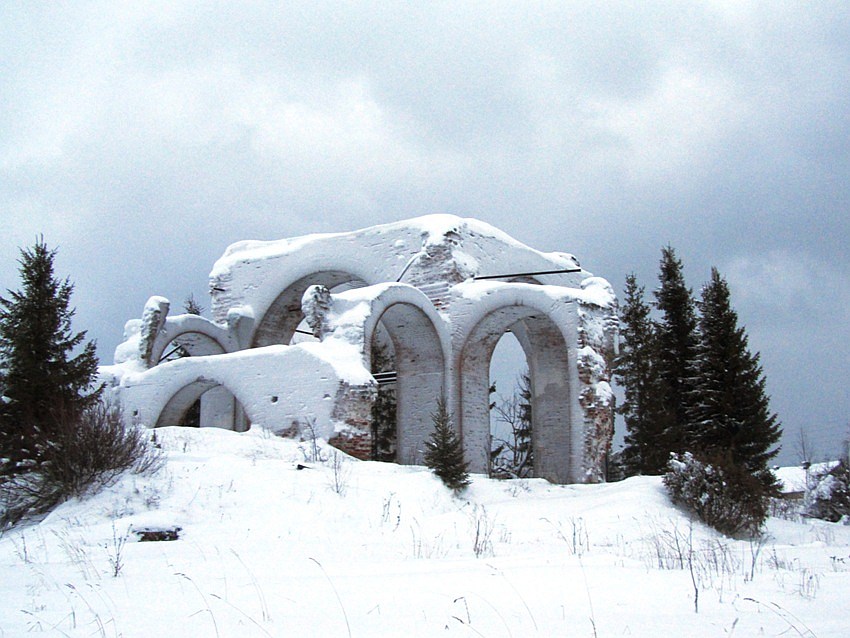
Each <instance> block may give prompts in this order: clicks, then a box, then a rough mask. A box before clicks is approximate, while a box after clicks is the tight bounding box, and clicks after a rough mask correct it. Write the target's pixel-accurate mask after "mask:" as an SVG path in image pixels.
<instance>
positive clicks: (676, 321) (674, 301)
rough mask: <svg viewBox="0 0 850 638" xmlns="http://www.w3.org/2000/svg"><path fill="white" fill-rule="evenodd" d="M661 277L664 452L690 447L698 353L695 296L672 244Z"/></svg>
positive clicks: (658, 325)
mask: <svg viewBox="0 0 850 638" xmlns="http://www.w3.org/2000/svg"><path fill="white" fill-rule="evenodd" d="M658 279H659V283H660V286H659V287H658V289H656V291H655V305H656V307H657V308H658V310H659V311H660V312H661V319H660V320H659V321H657V322H656V324H655V334H656V353H657V357H656V358H657V362H658V377H659V383H660V391H661V392H662V396H663V402H664V408H663V409H664V411H665V416H664V422H665V425H664V428H665V434H664V438H665V443H666V444H665V446H664V447H665V448H666V450H665V452H681V451H683V450H685V449H687V447H688V442H687V440H686V424H687V422H688V413H689V410H690V401H691V398H692V396H693V394H692V393H691V392H690V387H689V383H690V379H691V376H692V370H691V367H692V365H693V361H694V357H695V356H696V345H697V335H696V328H697V319H696V313H695V312H694V300H693V296H692V294H691V291H690V289H689V288H688V287H687V286H686V285H685V279H684V276H683V274H682V262H681V261H680V260H679V259H678V258H677V257H676V251H675V250H674V249H673V248H672V247H671V246H667V247H665V248H663V249H662V250H661V263H660V269H659V274H658Z"/></svg>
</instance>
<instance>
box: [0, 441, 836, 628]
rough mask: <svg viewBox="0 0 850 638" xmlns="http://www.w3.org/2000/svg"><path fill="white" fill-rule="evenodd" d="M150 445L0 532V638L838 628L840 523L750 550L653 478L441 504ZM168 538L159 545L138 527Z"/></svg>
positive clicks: (190, 447) (391, 477) (344, 472)
mask: <svg viewBox="0 0 850 638" xmlns="http://www.w3.org/2000/svg"><path fill="white" fill-rule="evenodd" d="M156 437H157V440H158V442H159V444H160V445H162V447H163V450H164V453H165V455H166V459H167V462H166V464H165V466H164V467H163V468H162V469H161V470H160V471H159V472H158V473H157V474H155V475H153V476H146V477H145V476H134V475H125V476H124V477H122V479H121V480H120V481H119V482H117V483H116V484H115V485H113V486H111V487H110V488H108V489H106V490H105V491H103V492H101V493H99V494H97V495H94V496H91V497H89V498H87V499H85V500H83V501H81V502H69V503H66V504H64V505H63V506H61V507H60V508H58V509H57V510H56V511H55V512H53V513H52V514H51V515H50V516H49V517H48V518H47V519H45V520H44V521H42V522H40V523H38V524H31V525H29V526H26V527H23V528H20V529H17V530H14V531H11V532H7V533H6V534H5V535H4V536H3V537H2V538H0V565H2V567H0V569H2V579H0V635H2V636H19V635H23V634H25V633H27V632H36V633H38V632H43V633H46V634H47V635H56V636H144V637H148V636H181V637H183V636H205V637H206V636H293V635H295V636H349V635H351V636H435V635H441V636H442V635H454V636H482V635H483V636H515V637H519V636H624V635H625V636H727V635H731V634H734V635H735V636H756V635H768V636H777V635H794V636H801V635H805V636H810V635H813V636H818V637H820V638H824V637H827V636H846V635H847V634H848V627H850V618H848V616H847V614H846V611H844V610H845V608H846V600H847V595H848V593H850V528H848V527H843V526H840V525H833V524H827V523H822V522H807V523H805V524H802V523H795V522H790V521H785V520H780V519H771V520H770V522H769V525H768V535H767V537H766V540H765V541H764V543H762V544H758V543H750V542H747V541H732V540H729V539H726V538H723V537H720V536H718V535H716V534H714V533H713V532H712V531H710V530H707V529H706V528H704V527H703V526H701V525H699V524H693V525H692V526H691V523H690V521H689V519H688V517H687V516H686V515H684V514H683V513H681V512H680V511H679V510H677V509H675V508H672V507H670V506H669V504H668V502H667V499H666V497H665V495H664V492H663V487H662V486H661V483H660V480H659V479H656V478H634V479H629V480H627V481H624V482H622V483H616V484H608V485H568V486H554V485H550V484H548V483H546V482H544V481H542V480H526V481H505V482H499V481H494V480H489V479H486V478H483V477H480V476H476V477H474V480H473V484H472V486H471V487H470V488H469V489H468V490H467V491H466V492H465V493H463V494H462V495H461V496H458V497H455V496H453V495H452V494H451V493H450V492H448V491H447V490H446V489H445V488H444V487H443V486H442V485H441V484H440V483H439V481H438V480H437V479H435V478H434V477H433V476H432V475H431V474H430V473H429V472H428V471H427V470H425V469H423V468H419V467H411V466H398V465H393V464H382V463H372V462H360V461H354V460H351V459H349V458H348V457H344V456H342V455H341V454H340V453H337V456H336V457H333V456H331V457H330V458H329V457H328V455H332V454H333V453H334V452H333V450H332V449H328V448H324V447H322V448H320V450H319V452H320V454H321V455H322V457H323V458H324V459H326V460H325V461H317V462H313V461H310V462H306V461H305V458H306V457H309V456H311V455H312V454H313V450H312V446H311V445H310V444H309V443H307V444H298V443H296V442H294V441H292V440H283V439H279V438H275V437H269V436H267V435H266V436H264V435H262V434H255V433H245V434H236V433H233V432H228V431H224V430H217V429H204V430H193V429H188V428H186V429H178V428H164V429H160V430H157V431H156ZM299 464H301V465H303V466H306V467H304V469H298V466H299ZM177 527H179V528H180V532H179V535H180V537H179V539H178V540H176V541H171V542H166V541H161V542H140V541H139V540H138V537H137V535H136V534H135V533H134V530H141V529H175V528H177ZM689 558H690V560H689ZM689 566H693V568H694V579H695V580H692V578H691V571H690V570H689ZM694 582H696V585H697V589H698V591H699V613H695V612H694V593H695V589H694Z"/></svg>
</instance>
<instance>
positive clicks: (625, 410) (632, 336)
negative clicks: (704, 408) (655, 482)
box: [614, 273, 672, 476]
mask: <svg viewBox="0 0 850 638" xmlns="http://www.w3.org/2000/svg"><path fill="white" fill-rule="evenodd" d="M643 295H644V288H643V286H640V285H638V283H637V278H636V277H635V275H634V273H632V274H630V275H628V276H627V277H626V289H625V299H624V300H623V305H622V307H621V309H620V337H621V345H620V354H619V356H618V357H617V360H616V362H615V368H614V370H615V371H614V374H615V376H616V377H617V380H618V381H619V382H620V384H621V385H622V386H623V388H624V394H625V396H624V399H623V402H622V403H621V404H620V405H619V406H618V407H617V412H618V414H621V415H622V416H623V419H624V421H625V423H626V436H625V447H624V449H623V453H622V458H621V462H622V464H623V469H624V472H625V474H626V475H627V476H631V475H634V474H661V473H663V472H664V471H665V468H666V467H667V461H668V460H669V457H670V451H671V449H670V445H669V443H668V441H667V433H668V431H669V430H670V429H671V427H672V420H671V419H670V413H669V412H666V411H665V410H664V409H663V404H662V400H663V397H664V392H663V386H662V385H661V383H660V379H659V377H658V363H657V359H658V350H657V344H656V335H655V327H654V324H653V322H652V319H651V318H650V307H649V306H648V305H647V304H646V302H644V297H643Z"/></svg>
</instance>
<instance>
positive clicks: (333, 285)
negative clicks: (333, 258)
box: [251, 270, 367, 348]
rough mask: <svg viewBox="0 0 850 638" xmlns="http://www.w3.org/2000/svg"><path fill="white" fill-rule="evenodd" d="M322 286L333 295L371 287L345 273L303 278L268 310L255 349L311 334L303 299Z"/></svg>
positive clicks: (281, 294) (326, 272)
mask: <svg viewBox="0 0 850 638" xmlns="http://www.w3.org/2000/svg"><path fill="white" fill-rule="evenodd" d="M318 284H320V285H323V286H325V287H327V288H328V290H330V291H332V292H341V291H342V290H347V289H349V288H361V287H363V286H366V285H367V284H366V282H365V281H363V280H362V279H361V278H359V277H357V276H355V275H352V274H351V273H348V272H345V271H342V270H325V271H321V272H316V273H313V274H310V275H307V276H305V277H302V278H301V279H299V280H297V281H295V282H293V283H291V284H290V285H289V286H287V287H286V289H285V290H284V291H283V292H281V293H280V294H279V295H278V296H277V298H276V299H275V300H274V301H273V302H272V304H271V305H270V306H269V308H268V310H266V313H265V314H264V315H263V318H262V319H261V320H260V322H259V325H258V326H257V329H256V330H255V332H254V338H253V340H252V343H251V347H252V348H259V347H262V346H270V345H274V344H289V343H292V342H293V337H295V335H299V336H300V335H302V334H303V333H309V328H307V326H306V324H305V323H304V313H303V312H301V298H302V297H303V296H304V291H306V290H307V288H309V287H310V286H313V285H318ZM298 340H299V339H298V338H297V339H296V341H298Z"/></svg>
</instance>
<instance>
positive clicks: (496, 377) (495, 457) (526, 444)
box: [489, 330, 534, 479]
mask: <svg viewBox="0 0 850 638" xmlns="http://www.w3.org/2000/svg"><path fill="white" fill-rule="evenodd" d="M489 393H490V466H489V474H490V476H492V477H494V478H501V479H510V478H529V477H532V476H534V454H533V450H532V447H531V431H532V430H531V428H532V418H531V417H532V411H531V379H530V377H529V374H528V362H527V360H526V357H525V351H524V350H523V349H522V346H521V345H520V343H519V341H518V340H517V338H516V337H515V336H514V335H513V333H512V332H511V331H510V330H508V331H507V332H505V333H504V334H503V335H502V336H501V338H500V339H499V341H498V342H497V344H496V347H495V348H494V349H493V355H492V356H491V358H490V390H489Z"/></svg>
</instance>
